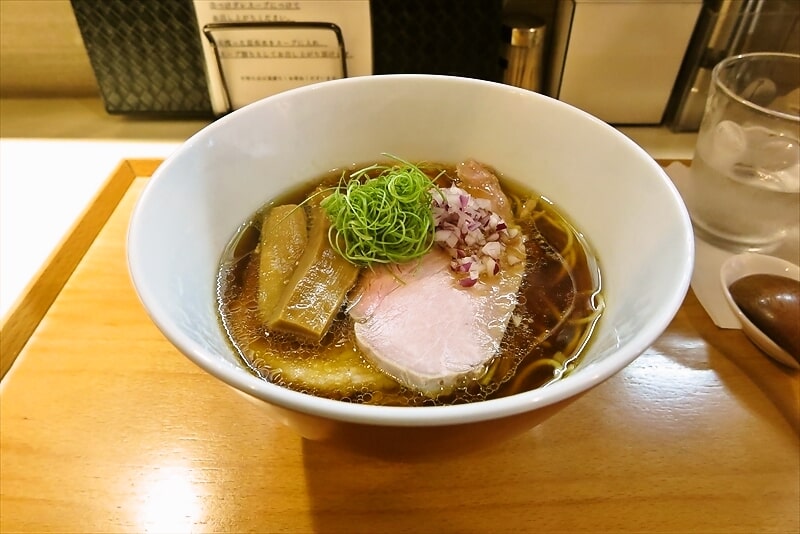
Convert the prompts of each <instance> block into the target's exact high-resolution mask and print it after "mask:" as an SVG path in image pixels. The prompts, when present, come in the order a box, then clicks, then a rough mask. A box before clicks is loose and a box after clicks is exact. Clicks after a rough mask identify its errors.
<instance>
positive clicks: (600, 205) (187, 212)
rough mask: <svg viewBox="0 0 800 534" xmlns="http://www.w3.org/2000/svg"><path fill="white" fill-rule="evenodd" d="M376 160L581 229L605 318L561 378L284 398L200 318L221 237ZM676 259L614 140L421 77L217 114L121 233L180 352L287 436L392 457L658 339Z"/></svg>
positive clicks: (614, 365) (499, 434) (680, 230)
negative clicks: (552, 209) (463, 176)
mask: <svg viewBox="0 0 800 534" xmlns="http://www.w3.org/2000/svg"><path fill="white" fill-rule="evenodd" d="M384 152H388V153H392V154H395V155H398V156H400V157H403V158H405V159H407V160H410V161H419V160H428V161H439V162H449V163H456V162H458V161H461V160H463V159H465V158H475V159H477V160H479V161H482V162H485V163H487V164H489V165H492V166H493V167H494V168H495V169H497V170H498V172H500V173H501V174H502V175H503V176H507V177H510V178H512V179H514V180H516V181H518V182H522V183H524V184H526V185H528V186H530V187H531V188H533V189H535V190H536V191H538V192H540V193H541V194H543V195H545V196H546V197H548V198H549V199H550V200H552V201H553V202H554V203H555V205H556V206H557V207H558V209H560V210H561V211H562V212H563V213H565V214H566V215H567V217H568V218H569V219H570V220H571V221H572V222H573V223H574V224H575V225H576V226H577V228H578V229H579V230H580V231H582V232H583V233H584V234H585V236H586V238H587V239H588V241H589V243H590V245H591V246H593V248H594V249H595V252H596V253H597V255H598V257H599V261H600V268H601V272H602V283H603V292H604V296H605V302H606V310H605V312H604V314H603V316H602V318H601V320H600V322H599V324H598V327H597V329H596V332H595V333H594V336H593V340H592V342H591V344H590V347H589V349H588V351H587V352H586V353H585V356H584V358H583V360H582V363H581V364H580V365H579V367H578V368H577V369H576V370H575V371H574V372H573V373H571V374H570V375H569V376H568V377H567V378H565V379H564V380H562V381H560V382H558V383H555V384H553V385H550V386H548V387H545V388H542V389H539V390H535V391H530V392H527V393H522V394H518V395H514V396H511V397H507V398H501V399H497V400H490V401H485V402H479V403H473V404H468V405H459V406H447V407H430V408H428V407H426V408H421V407H415V408H412V407H406V408H399V407H380V406H363V405H353V404H349V403H344V402H339V401H333V400H326V399H322V398H316V397H313V396H310V395H306V394H301V393H297V392H294V391H289V390H287V389H283V388H281V387H279V386H275V385H272V384H269V383H266V382H264V381H262V380H260V379H258V378H256V377H255V376H253V375H252V374H251V373H249V372H248V371H247V370H246V369H245V368H244V366H243V365H242V364H241V363H240V362H239V361H238V360H237V357H236V356H235V355H234V354H233V352H232V351H231V350H230V349H229V348H228V345H227V343H226V340H225V338H224V337H223V334H222V332H221V330H220V328H219V326H218V321H217V314H216V305H215V298H214V295H215V292H214V284H215V275H216V272H217V267H218V261H219V259H220V254H221V252H222V250H223V248H224V247H225V245H226V244H227V243H228V241H229V240H230V239H231V237H232V235H233V233H234V231H235V230H236V229H237V227H238V226H239V225H240V224H241V223H242V222H243V221H244V220H245V219H246V218H247V217H248V216H249V215H250V214H252V213H253V212H254V211H255V210H256V209H257V208H258V207H259V206H261V205H262V204H263V203H265V202H266V201H268V200H270V199H271V198H273V197H274V196H276V195H278V194H280V193H281V192H283V191H286V190H287V189H289V188H291V187H293V186H294V185H295V184H298V183H301V182H306V181H307V180H309V179H311V178H313V177H316V176H319V175H321V174H322V173H324V172H326V171H328V170H331V169H334V168H339V167H342V166H345V165H349V164H354V163H363V162H365V161H369V160H375V159H380V154H381V153H384ZM693 257H694V241H693V237H692V229H691V224H690V222H689V217H688V214H687V212H686V209H685V206H684V204H683V202H682V200H681V198H680V196H679V194H678V192H677V190H676V189H675V187H674V186H673V184H672V183H671V181H670V180H669V178H668V177H667V176H666V174H665V173H664V172H663V170H662V169H661V167H659V165H658V164H657V163H656V162H655V161H653V160H652V159H651V158H650V157H649V156H648V155H647V154H646V153H645V152H644V151H643V150H642V149H641V148H640V147H639V146H637V145H636V144H635V143H633V142H632V141H631V140H629V139H628V138H627V137H625V136H624V135H622V134H621V133H619V132H618V131H616V130H615V129H613V128H611V127H610V126H608V125H607V124H605V123H603V122H602V121H600V120H598V119H596V118H594V117H592V116H590V115H588V114H586V113H584V112H582V111H580V110H578V109H576V108H574V107H571V106H569V105H567V104H564V103H562V102H559V101H556V100H554V99H551V98H548V97H545V96H542V95H539V94H536V93H533V92H530V91H527V90H523V89H518V88H515V87H511V86H506V85H502V84H496V83H491V82H485V81H480V80H473V79H464V78H455V77H444V76H429V75H392V76H372V77H361V78H351V79H345V80H338V81H333V82H326V83H321V84H316V85H311V86H307V87H303V88H300V89H296V90H292V91H288V92H285V93H281V94H278V95H276V96H273V97H270V98H267V99H264V100H261V101H259V102H256V103H253V104H251V105H249V106H247V107H245V108H243V109H240V110H238V111H236V112H234V113H231V114H230V115H228V116H225V117H223V118H221V119H219V120H217V121H216V122H214V123H213V124H211V125H210V126H208V127H207V128H205V129H203V130H202V131H201V132H199V133H197V134H196V135H195V136H193V137H192V138H191V139H189V140H188V141H187V142H186V143H185V144H184V145H183V146H182V147H181V148H180V149H178V150H177V151H176V152H175V153H174V155H172V156H171V157H170V158H169V159H168V160H167V161H165V162H164V163H163V164H162V165H161V166H160V167H159V169H158V170H157V172H156V173H155V174H154V176H153V177H152V178H151V179H150V182H149V184H148V186H147V187H146V189H145V191H144V193H143V194H142V196H141V199H140V200H139V202H138V204H137V206H136V209H135V211H134V213H133V217H132V220H131V224H130V231H129V235H128V258H129V267H130V273H131V276H132V279H133V282H134V285H135V288H136V291H137V292H138V294H139V297H140V299H141V301H142V303H143V305H144V307H145V308H146V310H147V312H148V314H149V315H150V317H151V318H152V320H153V321H154V322H155V324H156V325H157V326H158V327H159V328H160V329H161V331H162V332H163V333H164V334H165V335H166V337H167V338H168V339H169V340H170V341H171V342H172V343H174V344H175V346H176V347H177V348H178V349H179V350H180V351H181V352H182V353H183V354H185V355H186V356H187V357H188V358H189V359H191V360H192V361H193V362H195V363H196V364H197V365H199V366H200V367H202V368H203V369H205V370H206V371H207V372H209V373H211V374H212V375H214V376H215V377H217V378H219V379H220V380H221V381H222V382H224V383H226V384H228V385H230V386H232V387H233V388H235V389H236V390H238V391H239V392H242V393H244V394H246V395H247V396H248V397H250V398H252V399H257V400H259V401H263V404H264V406H265V408H266V409H267V410H268V411H270V412H271V413H273V414H274V415H275V416H277V417H279V418H280V419H281V420H282V421H284V422H285V423H287V424H288V425H289V426H291V427H293V428H295V429H297V430H298V431H299V432H300V433H301V434H302V435H303V436H305V437H308V438H311V439H327V440H330V441H332V442H337V443H346V444H353V443H355V444H360V445H363V446H364V448H365V449H367V452H377V453H380V451H388V450H390V449H392V447H393V445H394V444H396V443H395V442H398V438H399V437H402V439H400V440H399V442H401V443H402V447H400V448H401V449H404V450H405V449H409V448H411V447H413V441H414V440H425V443H426V444H427V445H426V449H428V450H437V449H438V450H441V451H452V450H455V449H460V448H464V447H465V446H478V445H480V444H484V443H485V442H496V441H499V440H500V439H502V438H503V437H506V436H510V435H513V434H516V433H519V432H521V431H524V430H526V429H528V428H530V427H532V426H533V425H535V424H537V423H538V422H539V421H541V420H543V419H544V418H545V417H547V416H549V415H551V414H552V413H554V412H555V411H557V410H558V409H560V408H561V407H563V406H564V405H566V404H567V403H568V402H570V401H571V400H574V399H575V398H577V396H579V395H580V394H582V393H584V392H586V391H587V390H589V389H591V388H593V387H594V386H596V385H598V384H600V383H601V382H603V381H604V380H606V379H607V378H609V377H610V376H612V375H614V374H615V373H616V372H618V371H619V370H620V369H622V368H623V367H625V366H626V365H628V364H629V363H630V362H632V361H633V360H634V359H635V358H636V357H637V356H638V355H639V354H641V353H642V352H643V351H644V350H645V349H646V348H647V347H648V346H649V345H650V344H651V343H652V342H653V341H654V340H655V339H656V338H657V337H658V336H659V335H660V334H661V333H662V331H663V330H664V329H665V328H666V327H667V325H668V324H669V322H670V320H671V319H672V317H673V316H674V314H675V313H676V311H677V310H678V308H679V306H680V304H681V302H682V300H683V298H684V296H685V293H686V291H687V288H688V285H689V280H690V276H691V270H692V264H693ZM443 427H444V428H443ZM476 427H480V429H477V428H476ZM365 436H367V438H365Z"/></svg>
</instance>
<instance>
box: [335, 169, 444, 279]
mask: <svg viewBox="0 0 800 534" xmlns="http://www.w3.org/2000/svg"><path fill="white" fill-rule="evenodd" d="M391 157H393V156H391ZM393 158H394V159H395V160H397V161H398V164H396V165H378V164H376V165H372V166H370V167H367V168H365V169H361V170H359V171H356V172H354V173H352V174H351V175H350V176H349V180H348V181H347V182H346V183H343V184H341V186H340V187H339V188H337V190H336V191H334V192H333V193H332V194H330V195H328V196H327V197H326V198H325V199H323V200H322V202H321V206H322V208H323V209H324V210H325V212H326V213H327V214H328V217H329V218H330V220H331V228H330V230H329V233H328V238H329V240H330V243H331V246H332V247H333V248H334V249H335V250H336V251H337V252H338V253H339V254H341V255H342V256H343V257H344V258H345V259H347V260H348V261H350V262H351V263H353V264H355V265H359V266H370V265H372V264H373V263H403V262H406V261H410V260H414V259H417V258H420V257H421V256H423V255H424V254H425V253H426V252H428V251H429V250H430V249H431V247H432V246H433V233H434V221H433V214H432V212H431V189H432V188H433V187H435V186H434V183H433V180H431V178H430V177H429V176H428V175H427V174H425V173H424V172H423V171H422V170H420V168H419V167H418V166H416V165H414V164H412V163H409V162H407V161H404V160H401V159H399V158H395V157H393ZM375 172H379V174H378V175H377V176H375V177H370V176H371V175H372V174H374V173H375Z"/></svg>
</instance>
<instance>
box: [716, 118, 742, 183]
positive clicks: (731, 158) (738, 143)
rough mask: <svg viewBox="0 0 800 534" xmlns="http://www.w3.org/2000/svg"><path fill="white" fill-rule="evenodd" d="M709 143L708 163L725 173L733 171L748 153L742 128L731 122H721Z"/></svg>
mask: <svg viewBox="0 0 800 534" xmlns="http://www.w3.org/2000/svg"><path fill="white" fill-rule="evenodd" d="M707 143H708V145H707V146H708V152H707V154H706V159H707V161H708V162H709V164H711V166H713V167H715V168H716V169H718V170H721V171H723V172H727V171H729V170H730V169H732V168H733V166H734V164H736V163H737V162H740V161H741V160H742V159H743V157H744V154H745V152H746V151H747V137H746V136H745V133H744V131H743V130H742V127H741V126H739V125H738V124H736V123H735V122H733V121H731V120H724V121H720V122H719V123H718V124H717V125H716V126H714V128H713V129H712V130H711V132H709V139H708V141H707Z"/></svg>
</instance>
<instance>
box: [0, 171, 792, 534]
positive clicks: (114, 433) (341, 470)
mask: <svg viewBox="0 0 800 534" xmlns="http://www.w3.org/2000/svg"><path fill="white" fill-rule="evenodd" d="M157 165H158V162H157V161H125V162H123V163H122V164H121V165H120V167H119V169H118V171H117V172H116V173H115V174H114V175H113V176H112V177H111V178H110V179H109V181H108V183H107V185H106V187H105V188H104V189H103V191H101V193H100V194H99V196H98V197H97V199H96V201H95V202H94V203H93V204H92V206H91V207H90V208H89V210H88V211H87V212H86V214H85V216H84V217H83V218H82V219H81V221H80V222H79V223H78V224H77V225H76V227H75V228H74V229H73V231H72V232H71V233H70V235H69V237H68V238H67V239H66V240H65V242H64V243H63V244H62V246H61V247H60V248H59V250H58V251H56V252H55V253H54V255H53V256H52V258H51V260H50V261H49V263H48V265H47V266H46V267H45V269H44V270H43V271H42V272H41V273H40V274H39V276H38V277H37V278H36V280H35V281H34V283H33V284H32V285H31V286H30V287H29V289H28V292H27V293H26V295H25V296H24V298H23V299H22V300H21V301H20V303H19V304H18V305H17V306H16V307H15V308H14V310H13V311H12V313H11V314H10V315H9V319H8V320H7V321H6V323H5V324H4V325H3V327H2V362H1V363H2V368H3V370H4V371H5V370H6V369H9V368H10V370H8V373H7V374H6V375H5V377H4V378H3V379H2V382H0V511H1V513H0V531H2V532H42V531H50V532H55V531H57V532H67V531H69V532H145V531H150V532H180V531H226V532H245V531H251V532H532V531H542V532H690V531H691V532H715V533H720V532H726V533H733V532H742V533H754V532H781V533H786V532H798V531H800V451H799V449H798V435H797V430H798V428H800V424H798V417H797V413H798V410H800V407H798V376H797V374H796V373H793V372H791V371H789V370H787V369H784V368H783V367H780V366H779V365H778V364H776V363H773V362H772V361H771V360H769V359H768V358H766V357H765V356H763V355H762V354H761V353H760V352H759V351H758V350H757V349H755V348H754V347H753V346H752V345H751V344H750V343H749V342H748V341H747V340H746V338H745V337H744V336H743V335H742V333H741V332H739V331H735V330H720V329H718V328H717V327H715V326H714V324H713V323H712V322H711V320H710V319H709V318H708V316H707V315H706V314H705V312H704V310H703V309H702V307H701V306H700V304H699V303H698V302H697V299H696V298H695V296H694V295H693V294H692V293H691V292H690V293H689V295H687V297H686V300H685V302H684V304H683V306H682V308H681V309H680V311H679V312H678V314H677V316H676V318H675V319H674V321H673V322H672V324H671V325H670V327H669V329H668V330H667V331H666V332H665V333H664V335H663V336H661V338H659V340H658V341H657V342H656V343H655V344H654V345H653V346H652V347H651V348H650V349H648V350H647V351H646V352H645V353H644V354H643V355H642V356H641V357H640V358H638V359H637V360H636V361H635V362H634V363H633V364H632V365H630V366H629V367H627V368H626V369H625V370H623V371H622V372H620V373H619V374H618V375H616V376H615V377H613V378H612V379H610V380H608V381H607V382H605V383H604V384H602V385H601V386H599V387H597V388H596V389H594V390H593V391H591V392H589V393H588V394H586V395H585V396H584V397H583V398H581V399H579V400H578V401H576V402H575V403H573V404H572V405H570V406H569V407H567V408H566V409H565V410H564V411H562V412H561V413H559V414H557V415H556V416H555V417H553V418H552V419H550V420H548V421H546V422H545V423H543V424H542V425H540V426H539V427H537V428H535V429H533V430H531V431H530V432H528V433H526V434H524V435H523V436H520V437H518V438H516V439H514V440H511V441H508V442H504V443H500V444H498V445H497V446H495V447H493V448H490V449H488V450H486V451H483V452H480V453H476V454H472V455H468V456H463V457H457V458H453V459H451V460H449V461H445V462H437V463H398V462H391V461H387V460H381V459H379V458H372V457H364V456H359V455H356V454H354V453H351V452H347V451H341V450H334V449H330V448H328V447H326V446H324V445H322V444H319V443H315V442H308V441H304V440H302V439H300V438H299V437H297V436H296V435H295V434H294V433H293V432H291V431H290V430H288V429H286V428H284V427H283V426H282V425H280V424H279V423H277V422H275V421H273V420H272V419H270V418H268V417H267V416H266V415H265V411H264V410H263V408H262V407H261V406H259V405H257V404H255V403H249V402H246V401H244V400H243V399H242V397H240V396H239V395H237V394H236V393H234V392H233V391H231V390H230V388H228V387H227V386H224V385H223V384H221V383H220V382H218V381H216V380H215V379H213V378H212V377H210V376H209V375H207V374H206V373H204V372H203V371H201V370H200V369H199V368H197V367H196V366H195V365H194V364H192V363H191V362H189V361H188V360H187V359H186V358H185V357H183V356H182V355H181V354H180V353H178V351H177V350H175V349H174V348H173V347H172V346H171V345H170V344H169V343H168V342H167V341H166V339H165V338H164V337H163V336H162V335H161V334H160V332H159V331H158V330H157V329H156V328H155V326H154V325H153V324H152V323H151V322H150V320H149V319H148V317H147V316H146V315H145V312H144V311H143V309H142V308H141V306H140V304H139V301H138V299H137V297H136V295H135V293H134V291H133V288H132V286H131V283H130V280H129V277H128V271H127V264H126V258H125V236H126V232H127V224H128V218H129V215H130V212H131V209H132V207H133V205H134V203H135V201H136V199H137V197H138V195H139V193H140V191H141V190H142V188H143V186H144V185H145V184H146V182H147V176H149V175H150V174H151V173H152V172H153V170H154V169H155V168H156V166H157Z"/></svg>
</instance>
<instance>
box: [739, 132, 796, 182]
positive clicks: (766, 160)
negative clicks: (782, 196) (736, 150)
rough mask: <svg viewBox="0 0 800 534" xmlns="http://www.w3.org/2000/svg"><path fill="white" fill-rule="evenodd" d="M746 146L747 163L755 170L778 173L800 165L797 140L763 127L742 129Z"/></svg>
mask: <svg viewBox="0 0 800 534" xmlns="http://www.w3.org/2000/svg"><path fill="white" fill-rule="evenodd" d="M744 132H745V137H746V139H747V146H748V157H747V160H748V163H749V164H750V165H752V166H753V167H755V168H757V169H762V170H766V171H780V170H782V169H787V168H790V167H793V166H796V165H798V164H799V163H800V143H799V142H798V141H797V139H794V138H793V137H791V136H789V135H786V134H784V133H783V132H776V131H774V130H770V129H768V128H764V127H763V126H751V127H748V128H744Z"/></svg>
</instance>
